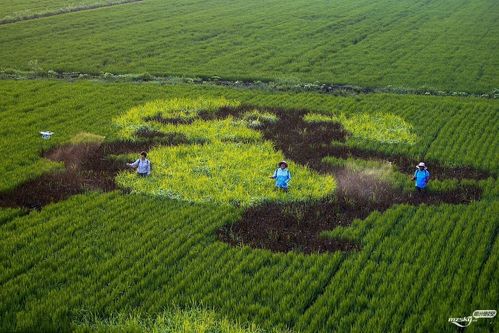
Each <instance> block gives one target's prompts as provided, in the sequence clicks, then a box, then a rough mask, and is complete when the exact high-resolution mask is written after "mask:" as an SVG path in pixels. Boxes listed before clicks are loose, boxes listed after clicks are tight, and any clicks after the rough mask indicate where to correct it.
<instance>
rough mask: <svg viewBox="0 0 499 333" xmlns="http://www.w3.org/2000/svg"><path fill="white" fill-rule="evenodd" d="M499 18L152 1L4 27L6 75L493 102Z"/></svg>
mask: <svg viewBox="0 0 499 333" xmlns="http://www.w3.org/2000/svg"><path fill="white" fill-rule="evenodd" d="M17 3H18V1H9V2H5V4H4V5H2V7H3V12H4V15H5V14H7V13H9V12H10V13H11V12H15V11H17V10H19V9H16V8H19V6H17ZM23 3H24V4H27V2H26V0H24V1H23ZM36 3H37V1H30V2H29V7H30V8H37V7H36V6H35V5H36ZM43 3H47V0H44V1H43ZM50 3H53V4H56V3H58V4H60V3H61V2H60V1H56V0H53V1H50ZM22 7H23V8H25V7H26V5H22ZM497 13H498V10H497V2H496V1H495V0H475V1H467V0H441V1H432V2H427V1H423V0H418V1H413V0H397V1H395V0H383V1H375V2H373V1H369V0H360V1H355V2H352V1H350V0H338V1H333V2H330V1H326V2H325V1H310V0H295V1H293V2H289V1H286V0H273V1H267V2H265V4H264V5H262V2H261V1H259V0H249V1H248V0H234V1H230V2H227V1H221V0H215V1H194V0H188V1H181V2H179V1H177V0H166V1H165V0H148V1H144V2H141V3H140V4H137V5H123V6H114V7H107V8H105V9H100V10H93V11H82V12H78V13H71V14H67V15H59V16H53V17H49V18H43V19H39V20H32V21H25V22H18V23H16V24H10V25H9V24H7V25H3V26H1V27H0V45H1V46H2V47H1V48H0V59H1V61H0V67H1V68H11V69H23V70H26V69H33V70H44V71H48V70H53V71H63V72H72V71H77V72H82V73H100V72H102V73H105V72H108V73H120V74H138V73H146V72H148V73H150V74H152V75H156V74H158V75H165V74H168V75H178V76H189V77H212V76H219V77H224V78H229V79H234V80H246V79H249V80H272V81H279V82H290V83H300V82H316V81H319V82H329V83H340V84H356V85H360V86H365V87H385V86H392V87H396V88H401V89H406V88H414V89H429V90H436V91H438V90H446V91H452V92H456V93H459V92H461V91H464V92H476V93H491V92H493V90H494V89H496V88H498V87H499V81H498V78H499V75H498V69H497V68H498V67H497V62H496V61H495V59H496V48H495V46H496V45H497V44H498V36H499V33H498V32H499V31H498V27H499V26H498V25H497V24H496V22H497V20H498V14H497ZM110 27H112V29H110ZM54 41H57V47H54V43H55V42H54Z"/></svg>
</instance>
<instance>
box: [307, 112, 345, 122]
mask: <svg viewBox="0 0 499 333" xmlns="http://www.w3.org/2000/svg"><path fill="white" fill-rule="evenodd" d="M303 120H305V121H306V122H307V123H328V122H330V123H332V122H337V121H338V118H336V117H335V116H332V115H331V116H327V115H325V114H321V113H313V112H309V113H307V114H306V115H305V116H303Z"/></svg>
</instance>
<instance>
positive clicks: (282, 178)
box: [272, 168, 291, 188]
mask: <svg viewBox="0 0 499 333" xmlns="http://www.w3.org/2000/svg"><path fill="white" fill-rule="evenodd" d="M272 178H274V179H275V186H277V187H280V188H288V183H289V181H290V180H291V173H290V172H289V170H288V168H286V169H281V168H277V169H276V171H274V175H273V176H272Z"/></svg>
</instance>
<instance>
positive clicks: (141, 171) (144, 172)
mask: <svg viewBox="0 0 499 333" xmlns="http://www.w3.org/2000/svg"><path fill="white" fill-rule="evenodd" d="M146 157H147V153H146V152H145V151H143V152H141V153H140V157H139V159H138V160H136V161H135V162H133V163H127V164H126V165H128V166H129V167H131V168H134V169H137V174H138V175H139V176H141V177H146V176H149V175H150V174H151V161H149V160H148V159H147V158H146Z"/></svg>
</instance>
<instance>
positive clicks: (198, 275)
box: [0, 81, 499, 332]
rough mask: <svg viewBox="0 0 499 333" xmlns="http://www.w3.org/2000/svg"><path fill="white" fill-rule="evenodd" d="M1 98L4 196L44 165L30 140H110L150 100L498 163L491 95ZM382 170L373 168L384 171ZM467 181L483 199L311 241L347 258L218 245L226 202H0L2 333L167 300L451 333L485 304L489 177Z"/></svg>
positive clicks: (262, 320) (140, 310)
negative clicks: (267, 115) (339, 244)
mask: <svg viewBox="0 0 499 333" xmlns="http://www.w3.org/2000/svg"><path fill="white" fill-rule="evenodd" d="M0 90H2V92H3V95H2V99H1V100H0V121H1V123H2V127H1V130H0V138H2V141H0V153H1V155H2V156H4V157H6V158H7V159H9V160H10V161H11V163H3V164H2V166H1V167H0V168H1V172H2V174H3V175H4V177H2V182H1V188H2V189H4V190H5V189H7V188H11V187H13V186H15V185H16V184H19V183H20V182H22V181H23V180H25V179H27V178H29V177H33V176H34V175H35V174H38V173H40V172H42V171H43V170H42V169H41V168H40V165H44V166H46V167H47V168H51V167H54V166H53V165H52V164H50V163H47V162H43V161H42V160H41V159H40V158H39V155H38V150H39V149H40V145H43V146H44V147H45V148H47V147H49V146H53V145H55V144H59V143H63V142H69V141H70V140H71V138H74V137H75V135H77V136H76V137H77V138H79V139H80V140H85V139H86V138H87V137H88V135H85V134H79V133H82V132H92V133H95V134H98V135H104V136H106V139H107V140H112V139H117V138H119V137H120V136H121V135H120V133H119V128H118V127H116V126H114V125H113V120H116V119H119V118H120V117H121V116H123V115H125V116H126V115H127V114H128V112H129V111H130V110H133V109H134V108H136V107H141V106H144V105H147V103H148V102H150V101H154V100H159V99H165V100H172V99H173V98H189V99H190V100H192V99H193V100H196V99H198V98H204V99H207V100H209V99H210V98H220V97H221V96H224V97H225V98H226V99H227V100H237V101H240V102H241V103H250V104H255V105H257V106H265V105H266V106H280V107H287V108H292V107H293V108H308V109H310V110H311V111H312V112H315V113H317V112H319V113H322V114H324V115H330V114H331V113H332V112H334V113H336V114H345V115H348V116H350V115H355V114H377V113H380V114H394V115H397V116H399V117H401V118H403V119H404V120H405V121H406V122H407V123H408V124H411V125H412V131H414V133H417V134H418V141H417V142H416V143H415V144H407V143H397V144H387V143H380V142H378V141H372V140H368V139H363V138H359V139H355V140H354V141H353V142H352V143H350V144H359V145H360V144H364V145H370V147H371V148H376V149H379V150H384V151H387V152H397V153H404V154H407V155H408V156H416V155H418V154H426V155H427V156H429V155H431V156H433V157H434V158H437V159H438V160H442V161H447V162H448V163H449V164H463V163H464V164H465V165H471V166H475V167H481V168H483V169H485V170H489V171H490V172H495V171H496V170H497V163H498V161H497V158H496V157H497V147H498V145H497V143H498V142H497V140H498V139H497V136H496V135H491V133H492V134H493V133H497V127H498V119H497V116H496V115H497V108H498V102H497V101H493V100H480V99H472V98H450V97H448V98H441V97H424V96H422V97H416V96H397V95H364V96H357V97H332V96H326V95H319V94H288V93H280V94H272V93H268V92H261V91H252V90H231V89H226V88H221V87H200V86H188V85H185V86H183V85H180V86H175V87H163V86H159V85H156V84H140V85H138V84H102V83H98V82H76V83H66V82H61V81H24V82H23V81H21V82H19V81H1V82H0ZM117 96H120V98H116V97H117ZM448 126H451V127H449V128H448ZM447 128H448V129H447ZM42 129H49V130H53V131H54V132H55V135H54V137H53V139H51V141H43V142H42V141H41V139H40V138H39V135H38V131H39V130H42ZM450 129H453V131H451V130H450ZM255 131H256V130H255ZM78 134H79V135H78ZM482 137H483V140H477V138H482ZM451 143H452V144H451ZM455 145H457V146H458V147H459V149H454V147H455ZM161 149H163V148H161ZM161 149H158V151H157V153H159V152H161ZM152 155H153V157H154V151H153V152H152ZM468 156H470V157H471V158H468ZM473 156H474V157H475V158H473ZM273 162H274V161H273V160H272V161H269V163H273ZM329 162H331V163H346V164H349V165H350V167H351V168H358V167H360V168H362V169H363V170H366V169H367V168H372V169H376V168H379V167H380V165H379V164H377V163H376V162H359V161H353V160H349V161H342V162H338V161H335V160H334V159H330V161H329ZM362 163H364V164H363V165H361V164H362ZM392 176H393V170H390V169H389V168H388V167H386V168H384V169H383V175H382V177H392ZM380 177H381V176H380ZM396 177H398V176H396ZM480 184H481V185H482V186H483V188H484V189H486V194H485V196H484V199H483V200H482V201H479V202H476V203H473V204H470V205H458V206H450V205H441V206H436V207H428V206H420V207H417V208H416V207H411V206H406V205H402V206H397V207H394V208H392V209H390V210H388V211H386V212H385V213H383V214H379V213H374V214H372V215H371V216H370V217H369V218H368V219H367V220H365V221H357V222H355V223H354V225H353V226H352V227H348V228H343V229H338V230H335V231H333V232H330V233H327V235H325V236H327V237H330V236H342V237H347V238H351V239H356V240H358V241H360V242H361V244H362V250H360V251H359V252H357V253H351V254H346V253H341V252H338V253H333V254H322V255H303V254H300V253H288V254H282V253H281V254H276V253H271V252H269V251H266V250H254V249H250V248H247V247H241V248H233V247H230V246H228V245H226V244H225V243H221V242H219V241H217V240H216V237H215V231H216V230H217V229H218V228H219V227H221V226H223V225H225V224H226V223H232V222H235V221H236V220H237V219H238V217H239V216H240V214H241V213H242V209H240V208H236V207H234V206H231V205H217V204H200V203H189V202H185V201H179V200H172V199H167V198H164V197H155V196H147V195H122V194H119V193H105V194H99V193H89V194H85V195H80V196H76V197H72V198H70V199H69V200H67V201H64V202H61V203H58V204H54V205H50V206H47V207H45V208H44V209H43V210H42V211H41V212H32V213H30V214H29V215H26V216H21V215H22V214H21V212H20V211H19V210H16V209H14V210H10V209H9V210H5V209H2V210H0V221H1V223H0V249H1V251H0V324H1V326H0V331H12V330H13V329H17V330H28V331H29V330H34V329H36V330H55V329H62V330H66V329H69V328H70V327H74V325H79V324H81V322H82V320H84V318H85V316H86V315H87V316H88V314H89V313H91V314H93V315H94V316H97V318H100V319H102V320H103V323H104V325H105V324H106V320H107V323H112V322H113V321H112V318H115V317H114V316H115V314H116V313H121V314H124V315H127V314H129V313H133V314H135V315H136V316H138V317H137V318H146V317H148V316H152V318H155V317H156V316H161V314H162V313H164V311H165V308H166V309H171V307H172V306H174V305H175V306H180V307H181V308H184V307H185V308H191V307H192V306H193V305H194V306H195V305H201V306H203V307H206V308H210V309H215V311H216V312H217V315H220V316H221V317H222V318H227V319H229V320H230V321H233V322H239V323H241V324H243V326H244V325H246V324H245V323H248V322H251V323H254V324H256V325H258V326H259V327H261V328H264V329H270V328H274V327H275V328H281V329H284V328H286V327H289V328H292V329H295V330H302V331H305V332H317V331H323V332H331V331H335V330H336V331H354V332H366V331H367V332H381V331H414V330H420V331H422V332H423V331H438V332H453V331H454V327H453V325H452V324H450V323H448V322H447V319H448V318H449V317H462V316H468V315H470V314H471V313H472V312H473V311H474V310H476V309H479V308H484V309H485V308H491V309H495V308H497V294H498V287H499V285H498V284H499V282H498V280H497V279H496V278H495V277H496V275H497V270H498V269H499V267H498V263H499V260H498V256H499V242H498V241H497V231H498V230H499V220H498V219H497V216H498V213H499V206H498V201H497V197H498V195H499V188H498V186H497V182H496V180H495V179H492V178H490V179H488V180H486V181H482V182H480ZM106 318H111V319H109V320H108V319H106ZM118 323H119V324H120V325H121V323H122V322H118ZM497 323H498V321H497V320H496V321H495V322H492V325H491V324H490V322H488V321H486V320H479V321H478V322H475V323H473V324H472V325H471V326H470V327H469V329H468V330H469V331H470V332H480V331H483V330H489V331H494V330H497V329H498V326H497V325H498V324H497ZM122 324H123V325H124V326H125V327H126V325H132V324H133V320H132V321H131V322H130V321H129V322H126V321H125V322H123V323H122ZM149 324H150V325H154V323H149ZM149 324H148V325H149ZM110 325H111V324H110ZM109 328H110V329H112V328H113V327H112V325H111V326H110V327H109Z"/></svg>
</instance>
